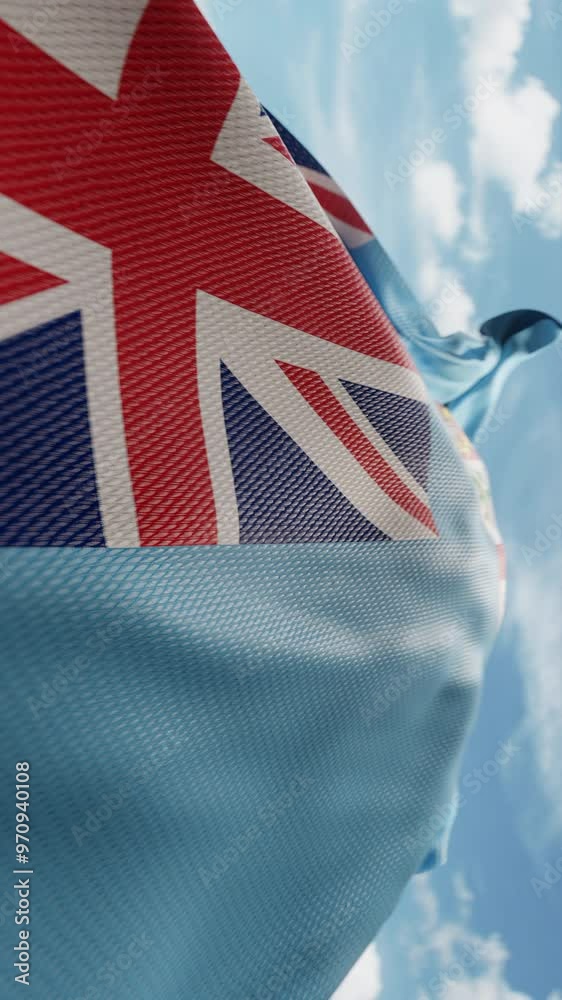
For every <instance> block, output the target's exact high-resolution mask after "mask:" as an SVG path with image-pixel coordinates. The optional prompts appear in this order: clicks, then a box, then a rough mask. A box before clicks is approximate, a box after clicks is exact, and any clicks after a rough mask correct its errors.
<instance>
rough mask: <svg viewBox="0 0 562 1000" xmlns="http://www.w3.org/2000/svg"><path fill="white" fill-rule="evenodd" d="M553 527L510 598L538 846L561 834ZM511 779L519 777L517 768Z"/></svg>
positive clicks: (559, 627)
mask: <svg viewBox="0 0 562 1000" xmlns="http://www.w3.org/2000/svg"><path fill="white" fill-rule="evenodd" d="M553 527H556V525H554V523H553ZM550 528H551V525H547V526H545V528H544V530H543V531H542V532H541V533H540V534H541V535H542V536H543V539H544V541H543V542H541V541H540V540H539V541H537V547H538V548H540V547H542V546H543V545H546V548H547V549H548V548H550V552H549V553H548V554H542V555H541V554H540V553H538V552H535V550H531V551H532V555H531V556H530V558H532V560H533V562H532V565H531V566H529V568H528V569H523V568H520V569H519V571H518V573H517V575H515V578H514V581H513V599H512V604H513V619H514V627H515V628H516V629H517V633H518V634H517V643H516V648H517V649H518V664H519V669H520V671H521V674H522V678H523V687H524V696H525V715H524V719H523V722H522V724H521V727H520V729H519V730H518V732H517V738H518V739H520V740H521V742H522V743H523V742H527V744H528V745H529V746H530V749H531V753H532V756H533V758H534V759H533V762H532V763H533V765H534V767H535V768H536V773H537V777H538V779H539V780H540V784H538V782H537V781H536V780H535V783H534V786H532V787H535V794H536V796H537V798H538V799H539V801H538V802H537V803H536V804H535V805H534V807H533V803H531V804H530V806H529V817H530V819H531V830H530V831H529V833H530V839H531V842H532V843H533V845H534V847H535V850H536V849H538V850H539V851H540V852H544V851H545V850H546V849H547V847H548V844H549V843H550V842H552V841H556V840H557V838H558V837H559V836H560V835H561V834H562V770H561V768H560V761H561V760H562V726H561V725H560V720H561V719H562V672H561V671H560V649H561V648H562V620H561V618H560V581H561V580H562V553H561V552H560V551H556V549H555V548H554V546H555V545H556V544H557V545H558V546H559V547H561V548H562V542H561V541H558V542H556V541H553V542H549V541H548V539H547V536H546V534H545V532H546V530H550ZM537 539H538V535H537ZM540 560H543V562H542V563H541V561H540ZM514 738H515V737H514ZM521 763H522V764H523V763H524V762H521ZM513 780H514V781H515V782H517V771H514V774H513ZM543 799H544V801H543ZM545 806H546V808H545ZM533 815H536V817H537V821H536V822H535V821H534V820H533V819H532V817H533Z"/></svg>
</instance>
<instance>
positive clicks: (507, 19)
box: [449, 0, 531, 90]
mask: <svg viewBox="0 0 562 1000" xmlns="http://www.w3.org/2000/svg"><path fill="white" fill-rule="evenodd" d="M449 7H450V10H451V13H452V14H453V16H454V17H457V18H460V19H462V20H464V21H465V22H466V29H467V31H466V35H465V40H464V46H465V59H464V75H465V80H466V84H467V89H468V90H473V89H474V87H475V86H476V84H477V83H478V80H479V78H480V76H484V75H486V74H488V73H492V74H493V75H494V76H495V77H497V78H498V80H502V81H504V82H505V83H507V81H508V80H509V79H510V77H511V76H512V75H513V73H514V71H515V68H516V66H517V54H518V52H519V50H520V48H521V46H522V44H523V38H524V33H525V27H526V24H527V22H528V21H529V20H530V17H531V0H494V3H490V0H450V4H449Z"/></svg>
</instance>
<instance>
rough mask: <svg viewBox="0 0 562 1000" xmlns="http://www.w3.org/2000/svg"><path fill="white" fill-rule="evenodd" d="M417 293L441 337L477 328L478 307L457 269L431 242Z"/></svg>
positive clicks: (424, 258) (425, 254) (424, 257)
mask: <svg viewBox="0 0 562 1000" xmlns="http://www.w3.org/2000/svg"><path fill="white" fill-rule="evenodd" d="M421 258H422V263H421V265H420V268H419V273H418V281H417V285H418V294H419V295H420V297H421V299H422V300H423V302H424V304H425V308H426V309H427V311H428V312H429V314H430V316H431V318H432V320H433V322H434V323H435V326H436V327H437V329H438V331H439V333H440V334H442V336H444V337H445V336H446V335H447V334H449V333H456V332H457V331H459V330H464V331H465V332H467V333H469V332H470V331H473V330H474V327H475V314H476V306H475V304H474V301H473V299H472V298H471V296H470V295H469V294H468V292H467V290H466V288H465V287H464V284H463V282H462V278H461V276H460V274H459V273H458V271H456V270H455V269H454V268H452V267H447V266H446V265H445V264H444V263H443V261H442V259H441V256H440V254H439V252H438V251H437V249H436V248H435V246H434V245H433V243H431V242H430V241H426V245H425V249H424V250H423V251H422V252H421Z"/></svg>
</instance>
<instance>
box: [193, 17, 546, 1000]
mask: <svg viewBox="0 0 562 1000" xmlns="http://www.w3.org/2000/svg"><path fill="white" fill-rule="evenodd" d="M201 2H202V5H204V6H205V8H206V10H207V13H208V15H209V17H210V19H211V21H212V22H213V24H214V26H215V28H216V30H217V32H218V33H219V35H220V37H221V38H222V40H223V41H224V43H225V44H226V45H227V47H228V48H229V49H230V51H231V53H232V54H233V56H234V58H235V59H236V61H237V63H238V64H239V66H240V67H241V69H242V71H243V73H244V74H245V75H246V77H247V79H248V80H249V82H250V83H251V85H252V86H253V88H254V90H255V91H256V93H257V94H258V96H259V97H260V99H261V100H262V102H263V103H264V104H266V105H267V106H269V107H270V109H271V110H272V111H274V113H275V114H276V115H277V116H278V117H279V118H280V119H281V120H284V121H285V123H286V124H287V125H288V126H289V128H291V129H292V130H293V131H294V132H295V133H296V134H297V135H298V136H299V138H301V139H302V140H303V141H304V142H305V143H306V144H307V145H309V146H310V148H311V149H312V151H313V152H314V153H315V155H316V156H317V157H318V158H319V159H320V160H321V161H323V162H324V164H325V166H326V167H327V168H328V169H329V170H330V171H331V172H332V173H333V175H334V176H335V177H336V179H337V180H338V181H339V182H340V183H341V184H342V186H343V187H344V188H345V189H346V190H347V192H348V193H349V194H350V196H351V197H352V198H353V199H354V201H355V203H356V204H357V206H358V208H359V209H360V210H361V211H362V213H363V214H364V215H365V217H366V218H367V219H368V221H369V223H370V224H371V226H372V228H373V229H374V231H375V232H376V234H377V236H378V237H379V238H380V239H381V241H382V243H383V244H384V246H385V247H386V249H387V250H388V251H389V252H390V254H391V255H392V257H393V258H394V260H395V262H396V263H397V264H398V266H399V268H400V269H401V270H402V272H403V273H404V274H405V276H406V277H407V279H408V280H409V282H410V284H411V285H412V286H413V287H414V289H415V291H416V292H417V294H418V295H419V297H420V298H421V299H422V300H423V301H424V302H425V304H426V305H427V308H428V309H429V310H430V311H431V313H432V315H433V317H434V319H435V321H436V323H437V325H438V327H439V328H440V329H441V331H442V332H444V333H445V332H451V331H452V330H455V329H461V328H463V329H471V328H475V327H477V326H478V325H479V324H480V323H481V322H482V321H484V320H485V319H487V318H488V317H490V316H492V315H495V314H498V313H500V312H502V311H504V310H506V309H513V308H517V307H531V308H537V309H542V310H544V311H546V312H551V313H553V314H554V315H556V316H558V317H560V316H562V280H561V279H562V240H561V238H562V120H561V115H560V102H561V100H562V97H561V92H562V80H561V70H560V52H561V49H562V2H561V0H403V2H400V0H384V2H383V0H377V2H375V3H373V2H369V0H307V2H306V3H303V0H269V3H267V4H263V3H260V2H259V0H206V2H205V4H203V0H201ZM561 399H562V350H561V349H558V350H557V349H556V348H550V349H549V350H548V351H546V352H544V354H543V356H541V357H537V358H536V359H533V360H532V361H531V362H530V363H528V364H527V365H525V366H522V367H521V368H520V369H519V370H518V372H517V373H516V374H515V375H514V376H513V378H512V380H511V382H510V383H509V385H508V387H507V389H506V392H505V395H504V398H503V400H502V401H501V404H500V406H499V409H498V412H497V414H496V419H495V420H493V421H492V422H491V423H490V425H489V426H488V428H487V430H486V431H485V433H484V435H483V438H482V440H481V444H480V450H481V452H482V453H483V455H484V457H485V458H486V459H487V462H488V465H489V469H490V474H491V478H492V483H493V487H494V494H495V501H496V508H497V514H498V520H499V522H500V526H501V529H502V531H503V535H504V539H505V541H506V546H507V552H508V565H509V590H508V608H507V616H506V621H505V624H504V628H503V631H502V634H501V636H500V640H499V642H498V644H497V647H496V650H495V653H494V655H493V656H492V659H491V661H490V663H489V665H488V669H487V674H486V682H485V688H484V693H483V699H482V706H481V712H480V716H479V719H478V722H477V725H476V727H475V729H474V731H473V734H472V737H471V740H470V744H469V746H468V749H467V753H466V756H465V760H464V762H463V765H462V769H461V775H462V780H463V781H464V782H465V784H464V786H463V787H464V797H463V804H462V806H461V809H460V812H459V817H458V821H457V823H456V826H455V828H454V831H453V836H452V841H451V847H450V854H449V863H448V864H447V866H445V867H444V868H443V869H441V870H440V871H439V872H438V873H436V874H433V875H431V876H427V877H425V876H424V877H422V878H417V879H415V880H414V881H413V883H412V885H411V886H410V887H409V888H408V890H407V891H406V893H405V895H404V897H403V899H402V901H401V904H400V906H399V907H398V909H397V911H396V913H395V914H394V915H393V917H392V918H391V920H390V921H389V923H388V924H387V926H386V927H385V928H384V929H383V931H382V933H381V935H380V936H379V939H378V941H377V945H376V950H374V949H373V950H371V951H370V952H369V953H368V954H367V955H366V956H365V957H364V959H363V961H362V963H361V965H360V966H359V967H358V968H357V969H356V970H355V972H354V973H353V980H352V981H351V980H350V982H349V983H348V984H347V987H346V988H345V989H342V990H340V991H339V992H338V994H337V1000H350V998H351V1000H374V998H376V997H379V998H382V1000H433V998H434V997H440V998H444V1000H562V956H561V951H560V936H559V934H560V927H561V926H562V876H561V877H560V879H559V881H557V880H556V865H557V863H559V867H560V871H562V766H561V762H562V615H561V610H562V607H561V605H562V602H561V599H560V597H561V591H562V586H561V581H562V462H561V461H560V456H561V455H562V406H561V405H560V400H561ZM557 518H558V519H559V521H558V520H557ZM500 743H503V744H507V745H508V747H509V752H508V753H506V752H505V751H502V750H501V748H500ZM506 758H507V759H506ZM484 779H485V780H484ZM461 784H462V781H461ZM549 865H551V866H553V867H552V868H549V867H548V866H549ZM547 873H550V874H549V875H548V877H549V878H550V879H551V881H552V882H553V884H552V885H549V884H548V877H547ZM553 873H554V874H553ZM533 879H534V880H536V881H534V882H533Z"/></svg>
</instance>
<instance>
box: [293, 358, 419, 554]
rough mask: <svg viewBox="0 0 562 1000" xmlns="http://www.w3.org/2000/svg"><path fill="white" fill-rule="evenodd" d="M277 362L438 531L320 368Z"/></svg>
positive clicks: (375, 472)
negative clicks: (319, 373)
mask: <svg viewBox="0 0 562 1000" xmlns="http://www.w3.org/2000/svg"><path fill="white" fill-rule="evenodd" d="M277 364H278V365H279V367H280V368H281V369H282V371H284V372H285V375H286V376H287V378H289V379H290V380H291V382H292V383H293V385H294V386H295V387H296V388H297V389H298V390H299V392H300V393H301V395H302V396H303V397H304V398H305V399H306V401H307V403H308V404H309V405H310V406H311V407H312V409H313V410H315V412H316V413H317V414H318V416H319V417H321V418H322V420H323V421H324V423H325V424H327V426H328V427H329V428H330V430H331V431H333V433H334V434H335V435H336V437H338V438H339V440H340V441H341V442H342V444H344V445H345V447H346V448H347V450H348V451H349V452H351V454H352V455H353V457H354V458H355V459H356V460H357V461H358V462H359V464H360V465H362V466H363V468H364V469H365V472H367V473H368V475H369V476H370V477H371V479H373V480H374V482H375V483H376V484H377V486H379V487H380V489H381V490H384V492H385V493H386V495H387V496H388V497H390V499H391V500H393V501H394V503H396V504H398V506H399V507H402V509H403V510H405V511H407V513H408V514H411V516H412V517H415V518H416V520H418V521H420V523H421V524H423V525H424V526H425V527H426V528H430V529H431V531H434V532H435V534H437V527H436V525H435V522H434V520H433V517H432V514H431V511H430V509H429V507H427V506H426V504H424V503H423V502H422V501H421V500H418V498H417V496H416V495H415V494H414V493H412V491H411V490H410V489H409V488H408V487H407V486H406V484H405V483H404V482H403V481H402V480H401V479H400V476H399V475H397V473H396V472H395V471H394V469H393V468H392V467H391V466H390V465H389V464H388V462H387V461H386V460H385V459H384V458H383V456H382V455H381V453H380V452H379V451H377V449H376V448H375V447H374V445H373V444H371V442H370V441H369V438H368V437H367V436H366V435H365V434H364V433H363V431H362V430H361V429H360V428H359V427H358V426H357V424H356V423H355V422H354V421H353V420H352V418H351V417H350V416H349V413H348V412H347V410H346V409H345V407H344V406H342V404H341V403H340V401H339V399H338V398H337V396H334V393H333V392H332V391H331V389H329V388H328V386H327V385H326V383H325V382H324V380H323V379H322V378H321V376H320V375H318V373H317V372H313V371H310V370H309V369H308V368H300V367H298V366H297V365H292V364H289V363H288V362H286V361H278V362H277Z"/></svg>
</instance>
